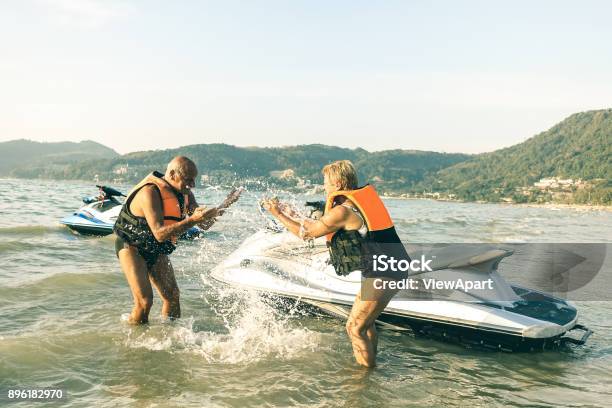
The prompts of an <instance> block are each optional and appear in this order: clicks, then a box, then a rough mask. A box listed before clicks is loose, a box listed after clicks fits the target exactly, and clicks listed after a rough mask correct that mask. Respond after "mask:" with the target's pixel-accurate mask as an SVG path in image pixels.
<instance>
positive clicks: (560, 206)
mask: <svg viewBox="0 0 612 408" xmlns="http://www.w3.org/2000/svg"><path fill="white" fill-rule="evenodd" d="M382 197H383V198H385V199H392V200H419V201H421V200H427V201H436V202H441V203H457V204H492V205H502V206H506V207H532V208H545V209H549V210H574V211H581V212H586V211H607V212H612V205H602V204H566V203H541V204H538V203H495V202H489V201H460V200H444V199H436V198H426V197H397V196H384V195H383V196H382Z"/></svg>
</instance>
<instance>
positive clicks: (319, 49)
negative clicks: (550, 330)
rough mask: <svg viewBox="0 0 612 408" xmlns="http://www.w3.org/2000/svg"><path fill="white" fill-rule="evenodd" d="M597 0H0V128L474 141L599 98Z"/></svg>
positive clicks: (300, 140) (603, 85) (35, 134)
mask: <svg viewBox="0 0 612 408" xmlns="http://www.w3.org/2000/svg"><path fill="white" fill-rule="evenodd" d="M611 15H612V2H609V1H588V0H585V1H580V2H576V1H559V0H557V1H546V0H540V1H520V0H515V1H511V2H502V1H436V0H430V1H409V0H404V1H384V0H381V1H360V0H351V1H333V0H326V1H319V0H303V1H302V0H292V1H286V0H284V1H257V0H253V1H234V0H223V1H161V0H151V1H145V0H141V1H115V0H14V1H4V2H0V55H1V56H0V141H7V140H12V139H18V138H26V139H31V140H36V141H45V142H55V141H66V140H69V141H80V140H95V141H97V142H100V143H103V144H105V145H107V146H109V147H112V148H114V149H115V150H117V151H118V152H120V153H127V152H131V151H139V150H150V149H163V148H171V147H178V146H183V145H188V144H196V143H219V142H222V143H228V144H234V145H239V146H285V145H296V144H309V143H323V144H328V145H337V146H344V147H350V148H354V147H362V148H365V149H367V150H370V151H378V150H386V149H417V150H432V151H443V152H466V153H479V152H484V151H491V150H495V149H498V148H501V147H506V146H510V145H513V144H516V143H519V142H522V141H524V140H526V139H527V138H529V137H531V136H533V135H535V134H537V133H539V132H541V131H544V130H546V129H548V128H550V127H551V126H553V125H554V124H555V123H557V122H560V121H561V120H563V119H564V118H565V117H567V116H569V115H570V114H572V113H575V112H580V111H585V110H591V109H602V108H611V107H612V24H610V16H611Z"/></svg>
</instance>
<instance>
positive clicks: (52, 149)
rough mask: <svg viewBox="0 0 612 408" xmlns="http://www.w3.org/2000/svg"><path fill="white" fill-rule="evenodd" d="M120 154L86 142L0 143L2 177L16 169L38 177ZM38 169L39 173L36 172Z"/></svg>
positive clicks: (14, 141)
mask: <svg viewBox="0 0 612 408" xmlns="http://www.w3.org/2000/svg"><path fill="white" fill-rule="evenodd" d="M117 156H119V154H118V153H117V152H115V151H114V150H113V149H110V148H108V147H106V146H104V145H101V144H100V143H96V142H93V141H91V140H85V141H82V142H79V143H73V142H58V143H40V142H34V141H31V140H25V139H20V140H11V141H9V142H1V143H0V175H11V174H12V172H13V170H15V169H26V168H29V169H32V170H33V173H34V174H35V176H36V177H38V176H41V174H39V172H40V171H44V169H45V168H51V167H65V166H66V165H69V164H71V163H76V162H81V161H83V160H88V159H95V160H99V159H104V158H113V157H117ZM34 169H36V170H34Z"/></svg>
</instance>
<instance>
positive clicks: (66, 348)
mask: <svg viewBox="0 0 612 408" xmlns="http://www.w3.org/2000/svg"><path fill="white" fill-rule="evenodd" d="M127 188H128V186H123V190H127ZM196 192H197V194H196V195H197V197H198V200H199V201H200V203H202V204H207V205H214V204H216V203H219V202H220V201H221V200H222V199H223V192H224V189H223V188H220V189H211V190H204V189H198V190H196ZM95 193H96V190H95V188H94V187H93V186H92V185H90V184H89V183H84V182H69V181H38V180H0V392H2V393H6V392H7V391H8V390H9V389H24V388H28V389H30V388H60V389H63V390H64V391H65V392H66V393H67V394H68V397H67V398H66V399H65V400H63V401H62V402H61V404H63V405H67V406H75V407H81V406H83V407H90V406H96V407H97V406H122V405H134V406H160V407H166V406H176V407H190V406H194V407H202V406H212V407H217V406H219V407H223V406H230V407H233V406H235V407H249V406H309V407H311V406H312V407H329V406H346V407H361V406H377V407H378V406H385V407H405V406H409V405H416V406H423V405H428V406H466V405H472V406H490V405H493V404H499V405H509V406H547V405H551V406H577V405H581V406H606V405H608V406H609V401H610V398H611V397H612V396H611V390H612V374H611V373H610V369H609V367H610V366H611V365H612V314H611V313H610V310H611V309H610V307H611V306H612V302H610V301H608V300H606V296H601V297H595V298H593V299H591V300H586V299H584V300H579V301H577V302H575V303H577V306H578V308H579V313H580V320H581V322H582V323H583V324H585V325H587V326H588V327H589V328H591V329H592V330H594V332H595V334H593V336H592V337H591V338H590V339H589V341H588V343H587V344H586V345H585V346H583V347H566V348H563V349H561V350H557V351H546V352H540V353H531V354H523V353H515V354H508V353H502V352H491V351H482V350H474V349H466V348H464V347H462V346H458V345H452V344H445V343H441V342H439V341H436V340H430V339H423V338H414V337H411V336H408V335H403V334H399V333H395V332H390V331H381V332H380V344H379V349H380V352H379V356H378V364H379V365H378V368H376V369H374V370H366V369H363V368H361V367H359V366H357V365H356V364H355V362H354V359H353V356H352V351H351V347H350V344H349V342H348V340H347V337H346V335H345V331H344V322H342V321H340V320H335V319H330V318H322V317H316V316H305V315H303V314H301V312H299V310H301V309H299V308H297V307H294V304H291V302H289V304H286V305H284V307H283V308H276V307H274V306H273V305H271V304H270V302H266V301H265V300H263V299H262V298H261V297H260V296H259V295H257V294H255V293H251V292H247V291H241V290H237V289H232V288H229V287H227V286H222V285H219V284H217V283H216V282H215V281H214V280H212V279H211V278H210V277H209V271H210V270H211V269H212V268H213V267H214V266H215V265H216V264H217V263H219V262H220V261H221V260H222V259H224V257H226V256H227V255H228V254H229V253H230V252H231V251H233V250H234V249H235V248H237V247H238V246H239V245H240V243H241V242H242V241H243V240H244V239H245V238H247V237H248V236H249V235H251V234H253V233H254V232H256V231H257V230H259V229H261V228H262V227H263V226H264V225H265V224H266V223H267V222H268V221H267V220H264V219H263V218H262V215H261V214H260V213H259V211H258V209H257V201H258V200H259V199H260V198H261V197H262V196H263V195H264V194H267V195H269V194H270V192H267V193H266V192H257V191H247V192H245V193H244V195H243V197H242V198H241V200H240V201H239V202H238V203H236V204H235V206H234V207H232V209H231V210H230V211H229V212H228V213H227V214H225V215H224V216H223V217H222V218H220V219H219V221H218V223H217V224H216V225H215V226H214V227H213V228H212V229H211V230H210V231H209V232H207V233H206V234H205V235H204V237H202V238H201V239H198V240H196V241H192V242H182V243H181V245H180V247H179V249H178V250H177V251H176V252H175V253H174V254H173V255H172V256H171V258H172V262H173V264H174V268H175V271H176V275H177V280H178V283H179V287H180V289H181V306H182V313H183V317H182V318H181V319H180V320H178V321H175V322H164V321H162V320H161V319H160V318H159V313H160V301H159V298H158V297H157V294H155V300H154V306H153V310H152V311H151V321H150V323H149V324H148V325H144V326H139V327H134V326H130V325H128V324H126V322H125V321H124V320H122V315H125V313H129V311H130V309H131V306H132V298H131V295H130V290H129V288H128V286H127V283H126V281H125V278H124V276H123V273H122V272H121V270H120V268H119V263H118V262H117V258H116V256H115V253H114V245H113V238H112V236H108V237H84V236H80V235H78V234H75V233H73V232H71V231H70V230H68V229H67V228H66V227H63V226H61V225H60V224H59V220H60V219H61V218H62V217H64V216H65V215H68V214H70V213H72V212H73V211H74V210H75V209H76V208H77V207H78V206H79V205H80V199H81V197H82V196H85V195H92V194H95ZM273 193H274V194H278V195H279V196H280V197H281V198H287V199H291V200H293V202H295V203H299V202H301V201H302V200H306V199H308V200H313V199H317V198H318V197H316V196H300V195H298V196H296V195H288V194H283V193H282V192H273ZM320 198H322V197H320ZM387 205H388V207H389V210H390V212H391V214H392V216H393V219H394V220H395V222H396V225H397V227H398V230H399V234H400V236H401V237H402V238H403V239H404V240H407V241H411V242H431V243H436V242H501V243H503V242H611V241H612V213H611V212H605V211H577V210H572V209H559V210H553V209H548V208H531V207H518V206H509V205H496V204H469V203H449V202H437V201H427V200H387ZM510 259H511V258H510ZM504 262H509V260H505V261H504ZM514 273H515V275H516V276H518V274H517V273H516V271H515V272H514ZM31 404H32V403H31V402H21V403H17V404H16V406H30V405H31ZM37 404H38V403H37ZM50 404H51V405H53V404H57V403H50ZM44 405H45V404H44V403H42V404H40V406H44Z"/></svg>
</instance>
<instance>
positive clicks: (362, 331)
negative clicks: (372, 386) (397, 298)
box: [346, 279, 397, 367]
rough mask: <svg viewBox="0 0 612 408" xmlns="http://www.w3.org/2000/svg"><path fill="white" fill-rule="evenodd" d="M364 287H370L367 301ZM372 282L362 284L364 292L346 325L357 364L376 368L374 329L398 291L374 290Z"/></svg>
mask: <svg viewBox="0 0 612 408" xmlns="http://www.w3.org/2000/svg"><path fill="white" fill-rule="evenodd" d="M363 285H370V286H369V288H368V290H367V292H366V293H367V299H368V300H363V299H362V296H363V295H364V290H363ZM371 285H372V280H371V279H367V280H365V281H364V282H363V283H362V291H361V292H360V293H358V294H357V296H356V298H355V303H354V304H353V307H352V309H351V314H350V315H349V319H348V321H347V323H346V331H347V333H348V335H349V338H350V339H351V344H352V346H353V354H354V355H355V360H357V363H359V364H361V365H363V366H365V367H375V366H376V352H377V348H378V334H377V333H376V327H374V324H375V321H376V318H377V317H378V316H380V314H381V313H382V311H383V310H384V309H385V307H387V304H389V301H390V300H391V298H392V297H393V296H394V295H395V294H396V293H397V291H396V290H388V289H387V290H376V289H373V287H372V286H371Z"/></svg>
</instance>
